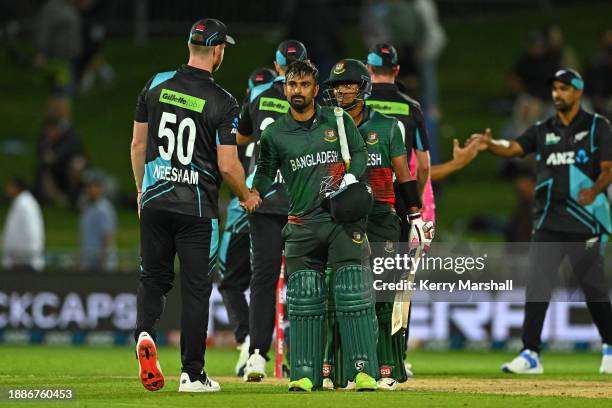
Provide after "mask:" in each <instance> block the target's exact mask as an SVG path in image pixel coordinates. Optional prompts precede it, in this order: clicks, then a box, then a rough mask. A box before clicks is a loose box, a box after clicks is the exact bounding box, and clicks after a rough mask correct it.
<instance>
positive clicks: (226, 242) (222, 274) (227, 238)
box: [219, 229, 232, 279]
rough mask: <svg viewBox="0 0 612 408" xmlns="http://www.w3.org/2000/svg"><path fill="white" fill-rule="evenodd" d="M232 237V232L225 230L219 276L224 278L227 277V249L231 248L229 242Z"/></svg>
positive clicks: (220, 251)
mask: <svg viewBox="0 0 612 408" xmlns="http://www.w3.org/2000/svg"><path fill="white" fill-rule="evenodd" d="M231 239H232V233H231V232H229V231H228V230H227V229H226V230H225V231H223V237H221V247H220V248H219V277H220V278H221V279H223V278H224V277H225V265H226V263H227V250H228V249H229V243H230V241H231Z"/></svg>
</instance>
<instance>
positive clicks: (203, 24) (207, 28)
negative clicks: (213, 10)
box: [189, 18, 236, 47]
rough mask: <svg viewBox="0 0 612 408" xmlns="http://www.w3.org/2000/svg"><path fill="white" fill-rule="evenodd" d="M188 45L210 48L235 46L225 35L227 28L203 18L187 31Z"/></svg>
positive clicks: (212, 19)
mask: <svg viewBox="0 0 612 408" xmlns="http://www.w3.org/2000/svg"><path fill="white" fill-rule="evenodd" d="M189 43H190V44H194V45H203V46H205V47H212V46H214V45H219V44H224V43H225V44H231V45H234V44H236V41H235V40H234V38H233V37H231V36H230V35H229V34H227V26H226V25H225V24H223V23H222V22H221V21H219V20H217V19H215V18H203V19H201V20H198V21H196V22H195V23H194V24H193V25H192V26H191V30H190V31H189Z"/></svg>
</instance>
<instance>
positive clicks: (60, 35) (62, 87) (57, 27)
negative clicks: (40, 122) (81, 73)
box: [33, 0, 82, 118]
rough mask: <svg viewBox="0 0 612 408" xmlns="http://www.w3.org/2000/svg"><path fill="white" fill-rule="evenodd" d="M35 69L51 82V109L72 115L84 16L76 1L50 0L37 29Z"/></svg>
mask: <svg viewBox="0 0 612 408" xmlns="http://www.w3.org/2000/svg"><path fill="white" fill-rule="evenodd" d="M33 33H34V50H35V56H34V66H35V67H36V68H38V69H40V70H41V72H42V73H43V75H44V76H45V77H46V79H47V80H48V82H49V86H50V90H51V95H50V98H49V101H48V104H49V109H50V110H56V111H57V112H58V113H59V114H60V116H61V117H62V118H68V116H69V115H70V105H71V98H72V94H73V90H74V73H75V67H76V61H77V58H78V56H79V55H80V53H81V47H82V41H81V16H80V14H79V11H78V9H77V7H76V0H47V2H46V3H45V4H44V6H43V7H42V8H41V11H40V13H39V15H38V19H37V22H36V24H35V25H34V27H33Z"/></svg>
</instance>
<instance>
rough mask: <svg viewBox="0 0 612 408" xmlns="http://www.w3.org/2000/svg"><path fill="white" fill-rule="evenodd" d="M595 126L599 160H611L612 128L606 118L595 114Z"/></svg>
mask: <svg viewBox="0 0 612 408" xmlns="http://www.w3.org/2000/svg"><path fill="white" fill-rule="evenodd" d="M596 120H597V122H598V123H597V127H596V128H595V132H596V134H595V138H596V145H597V147H598V149H599V151H600V160H602V161H610V160H612V129H611V128H610V122H609V121H608V119H606V118H604V117H602V116H599V115H598V116H597V119H596Z"/></svg>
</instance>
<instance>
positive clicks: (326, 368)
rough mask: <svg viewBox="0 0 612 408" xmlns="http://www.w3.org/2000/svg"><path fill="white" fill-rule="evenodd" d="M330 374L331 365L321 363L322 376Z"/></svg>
mask: <svg viewBox="0 0 612 408" xmlns="http://www.w3.org/2000/svg"><path fill="white" fill-rule="evenodd" d="M330 374H331V365H329V364H323V377H329V375H330Z"/></svg>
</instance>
